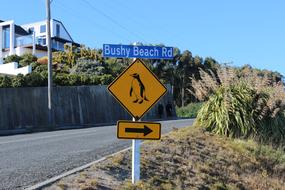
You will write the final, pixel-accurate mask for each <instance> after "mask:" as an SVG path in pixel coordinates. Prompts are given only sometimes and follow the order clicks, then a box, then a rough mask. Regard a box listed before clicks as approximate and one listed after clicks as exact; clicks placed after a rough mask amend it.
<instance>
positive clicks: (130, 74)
mask: <svg viewBox="0 0 285 190" xmlns="http://www.w3.org/2000/svg"><path fill="white" fill-rule="evenodd" d="M108 90H109V91H110V92H111V94H112V95H113V96H114V97H115V98H116V99H117V100H118V102H120V104H122V106H123V107H124V108H125V109H126V110H127V111H128V112H129V113H130V114H131V115H132V116H133V117H134V118H135V119H137V120H138V119H140V118H141V117H142V116H143V115H144V114H145V113H146V112H147V111H148V110H149V109H150V108H151V107H152V106H153V105H154V104H155V103H156V102H157V101H158V100H159V99H160V98H161V97H162V96H163V95H164V94H165V93H166V91H167V89H166V87H165V86H164V85H163V84H162V83H161V82H160V81H159V79H158V78H157V77H156V76H155V75H154V74H153V73H152V72H151V71H150V70H149V69H148V68H147V66H146V65H145V64H144V63H143V62H142V61H141V60H140V59H136V60H135V61H134V62H133V63H132V64H131V65H130V66H129V67H128V68H127V69H126V70H125V71H124V72H122V73H121V74H120V76H118V77H117V78H116V79H115V80H114V81H113V82H112V83H111V84H110V85H109V86H108Z"/></svg>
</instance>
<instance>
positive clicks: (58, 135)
mask: <svg viewBox="0 0 285 190" xmlns="http://www.w3.org/2000/svg"><path fill="white" fill-rule="evenodd" d="M94 132H96V130H94V131H93V130H92V131H84V132H75V133H66V134H57V135H49V136H43V137H33V138H26V139H19V140H11V141H4V142H0V145H2V144H9V143H18V142H25V141H34V140H41V139H48V138H53V137H62V136H69V135H80V134H85V133H94Z"/></svg>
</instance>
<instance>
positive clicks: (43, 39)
mask: <svg viewBox="0 0 285 190" xmlns="http://www.w3.org/2000/svg"><path fill="white" fill-rule="evenodd" d="M46 42H47V41H46V38H44V37H40V38H38V44H39V45H42V46H45V45H46Z"/></svg>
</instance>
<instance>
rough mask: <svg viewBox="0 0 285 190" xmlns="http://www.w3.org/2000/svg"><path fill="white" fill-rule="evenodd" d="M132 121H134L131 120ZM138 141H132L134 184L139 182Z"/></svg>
mask: <svg viewBox="0 0 285 190" xmlns="http://www.w3.org/2000/svg"><path fill="white" fill-rule="evenodd" d="M133 121H136V119H135V118H133ZM140 144H141V142H140V140H137V139H133V140H132V183H133V184H135V183H136V182H138V181H139V180H140Z"/></svg>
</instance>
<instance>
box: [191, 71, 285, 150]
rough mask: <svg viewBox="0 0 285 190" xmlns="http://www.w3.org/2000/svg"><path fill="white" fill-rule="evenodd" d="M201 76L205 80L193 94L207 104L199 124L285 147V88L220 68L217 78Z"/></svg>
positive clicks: (253, 74)
mask: <svg viewBox="0 0 285 190" xmlns="http://www.w3.org/2000/svg"><path fill="white" fill-rule="evenodd" d="M200 72H201V76H202V77H201V80H194V79H192V85H193V87H194V88H193V89H197V90H196V91H190V90H189V91H190V92H191V93H192V94H194V95H196V97H197V98H198V99H200V100H207V101H206V102H205V103H204V105H203V106H202V108H201V109H200V111H199V113H198V116H197V124H198V125H199V126H201V127H204V128H206V129H207V130H209V131H212V132H214V133H217V134H221V135H226V136H230V137H241V138H249V137H251V138H255V139H258V140H259V141H262V142H266V143H268V142H269V143H273V144H283V145H284V144H285V143H284V140H285V92H284V85H283V84H282V83H280V82H278V83H277V82H274V81H272V80H271V79H270V78H269V77H267V76H262V77H261V76H259V75H258V73H257V72H254V71H250V72H248V73H243V76H242V77H241V76H238V75H237V73H238V72H237V70H235V69H232V68H228V67H224V68H219V69H218V71H217V75H214V74H212V73H210V74H208V73H206V72H204V71H200Z"/></svg>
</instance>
